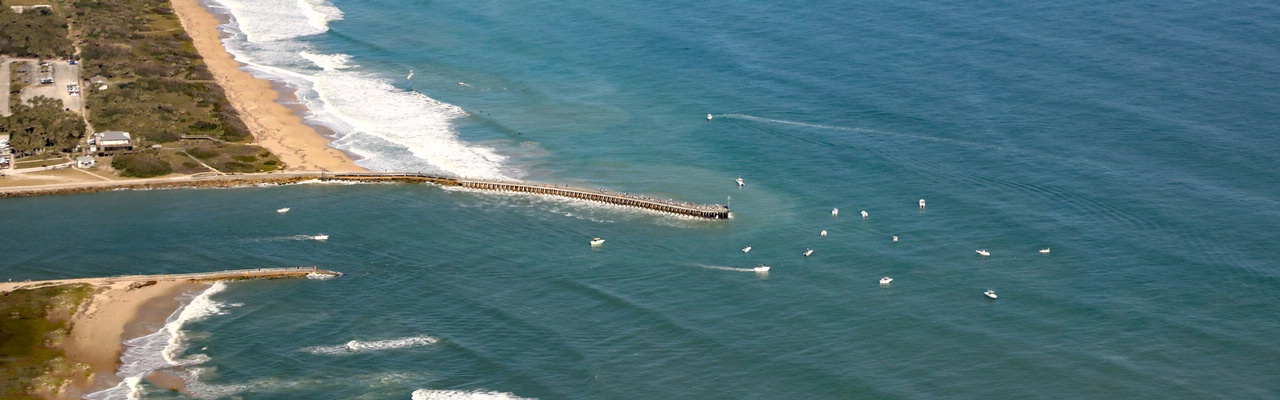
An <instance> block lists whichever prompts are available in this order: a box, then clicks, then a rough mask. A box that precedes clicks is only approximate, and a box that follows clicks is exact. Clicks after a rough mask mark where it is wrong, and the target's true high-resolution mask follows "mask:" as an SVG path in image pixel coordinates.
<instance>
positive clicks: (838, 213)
mask: <svg viewBox="0 0 1280 400" xmlns="http://www.w3.org/2000/svg"><path fill="white" fill-rule="evenodd" d="M837 215H840V209H839V208H832V209H831V216H832V217H834V216H837Z"/></svg>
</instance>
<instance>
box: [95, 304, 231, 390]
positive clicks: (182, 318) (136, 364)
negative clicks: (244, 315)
mask: <svg viewBox="0 0 1280 400" xmlns="http://www.w3.org/2000/svg"><path fill="white" fill-rule="evenodd" d="M226 289H227V285H226V284H224V283H222V282H217V283H214V284H213V285H211V286H209V288H208V289H205V290H204V291H203V292H201V293H200V294H198V295H196V296H194V297H191V298H190V299H189V300H185V301H184V303H183V305H182V306H180V307H178V309H177V310H175V311H174V312H173V314H170V315H169V318H167V319H166V320H165V324H164V326H163V327H161V328H160V330H159V331H156V332H155V333H152V334H150V335H146V336H141V337H137V338H134V339H129V340H126V341H125V342H124V344H125V349H124V353H123V354H122V355H121V356H120V370H119V371H118V372H116V376H119V377H120V378H121V379H122V381H121V382H120V384H118V385H116V386H115V387H112V388H110V389H106V390H102V391H99V392H96V393H92V394H89V395H87V396H85V397H86V398H88V399H93V400H105V399H123V398H128V399H138V398H141V396H142V394H143V391H142V387H141V381H142V378H144V377H146V376H147V375H150V374H151V373H152V372H155V371H158V370H161V369H164V368H170V367H175V366H191V365H198V364H202V363H204V362H206V361H208V360H209V356H206V355H204V354H192V355H189V356H187V357H182V352H183V351H185V350H186V348H187V344H186V341H185V340H184V339H185V338H186V333H185V331H183V330H182V327H183V326H184V325H185V324H186V323H187V322H191V321H198V320H201V319H204V318H207V317H209V316H212V315H221V314H224V313H225V312H224V311H223V310H224V307H225V306H227V305H226V304H224V303H221V302H217V301H214V300H213V299H212V298H211V297H212V296H213V295H214V294H217V293H220V292H222V291H224V290H226Z"/></svg>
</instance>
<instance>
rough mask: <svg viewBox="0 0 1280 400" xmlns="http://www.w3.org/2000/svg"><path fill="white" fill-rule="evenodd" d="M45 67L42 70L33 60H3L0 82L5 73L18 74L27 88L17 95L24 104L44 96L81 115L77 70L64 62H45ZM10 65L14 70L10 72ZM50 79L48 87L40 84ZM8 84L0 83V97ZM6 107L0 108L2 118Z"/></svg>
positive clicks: (38, 62) (81, 102) (82, 108)
mask: <svg viewBox="0 0 1280 400" xmlns="http://www.w3.org/2000/svg"><path fill="white" fill-rule="evenodd" d="M45 63H47V65H44V66H42V65H41V63H40V61H39V60H35V59H27V58H6V59H5V61H4V62H3V63H0V68H3V69H4V71H3V72H0V78H7V77H8V76H9V71H14V72H15V73H18V74H19V75H18V78H19V79H21V81H22V82H23V83H24V84H26V85H27V86H26V87H24V88H23V89H22V93H21V94H20V95H19V97H20V98H21V99H22V101H23V102H24V103H25V102H28V101H30V100H31V99H33V98H36V97H38V96H44V97H49V98H54V99H59V100H62V107H63V108H67V109H70V110H72V111H75V112H77V113H82V114H83V110H84V101H83V97H82V96H83V94H82V93H80V90H81V89H80V66H79V65H71V64H70V63H69V62H67V60H47V61H45ZM10 64H14V65H17V66H18V67H17V68H10V66H9V65H10ZM20 71H25V72H20ZM50 78H51V79H52V83H43V82H42V80H46V79H50ZM9 81H10V80H9V79H3V82H2V83H0V89H3V92H0V93H7V92H8V88H9ZM45 82H47V81H45ZM73 85H74V86H73ZM5 103H7V102H5ZM7 106H8V104H5V107H0V111H3V112H5V115H8V112H9V110H8V107H7Z"/></svg>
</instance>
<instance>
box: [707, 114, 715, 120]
mask: <svg viewBox="0 0 1280 400" xmlns="http://www.w3.org/2000/svg"><path fill="white" fill-rule="evenodd" d="M712 118H715V117H712V116H711V114H707V121H710V120H711V119H712Z"/></svg>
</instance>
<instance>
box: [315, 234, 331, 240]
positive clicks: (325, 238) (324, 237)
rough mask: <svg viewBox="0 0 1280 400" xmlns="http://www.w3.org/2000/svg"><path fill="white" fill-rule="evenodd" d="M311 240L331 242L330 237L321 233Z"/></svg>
mask: <svg viewBox="0 0 1280 400" xmlns="http://www.w3.org/2000/svg"><path fill="white" fill-rule="evenodd" d="M311 238H312V239H315V240H329V235H326V234H323V233H321V234H319V235H315V236H312V237H311Z"/></svg>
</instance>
